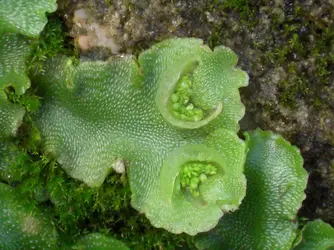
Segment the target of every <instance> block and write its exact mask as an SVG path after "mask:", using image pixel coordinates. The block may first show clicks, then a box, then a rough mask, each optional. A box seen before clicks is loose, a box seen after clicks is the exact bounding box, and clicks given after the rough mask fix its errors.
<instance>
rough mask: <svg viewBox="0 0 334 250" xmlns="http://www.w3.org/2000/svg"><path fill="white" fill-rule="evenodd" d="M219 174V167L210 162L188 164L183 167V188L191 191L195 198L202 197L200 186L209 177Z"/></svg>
mask: <svg viewBox="0 0 334 250" xmlns="http://www.w3.org/2000/svg"><path fill="white" fill-rule="evenodd" d="M215 174H217V167H216V166H214V165H213V164H211V163H208V162H187V163H186V164H184V165H183V166H182V171H181V174H180V176H181V181H180V183H181V187H182V188H183V189H184V190H188V191H190V193H191V194H192V195H193V196H194V197H198V196H199V195H200V192H199V190H198V189H199V185H200V184H201V183H203V182H205V181H206V180H207V179H208V177H210V176H213V175H215Z"/></svg>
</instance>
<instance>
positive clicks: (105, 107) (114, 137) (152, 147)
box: [34, 38, 248, 234]
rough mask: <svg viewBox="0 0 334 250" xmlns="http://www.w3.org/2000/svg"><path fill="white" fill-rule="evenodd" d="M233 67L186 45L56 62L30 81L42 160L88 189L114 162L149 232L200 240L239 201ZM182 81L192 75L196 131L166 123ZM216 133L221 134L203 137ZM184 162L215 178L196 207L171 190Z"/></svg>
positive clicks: (237, 76) (236, 73)
mask: <svg viewBox="0 0 334 250" xmlns="http://www.w3.org/2000/svg"><path fill="white" fill-rule="evenodd" d="M236 62H237V57H236V56H235V54H234V53H233V52H232V51H231V50H230V49H227V48H225V47H217V48H216V49H215V50H214V51H211V50H210V49H209V48H208V47H206V46H203V45H202V42H201V40H198V39H190V38H188V39H171V40H167V41H164V42H162V43H160V44H157V45H155V46H153V47H152V48H151V49H150V50H148V51H145V52H143V53H142V54H140V56H139V59H138V62H136V61H135V60H134V58H132V57H129V56H128V57H122V58H116V57H115V58H111V59H109V60H108V61H106V62H101V61H98V62H82V63H81V64H80V65H78V66H76V65H73V63H72V61H71V60H70V59H68V58H65V57H59V58H56V59H54V60H49V61H48V62H47V63H46V64H45V67H44V68H45V72H42V73H40V74H38V75H37V76H36V77H35V78H34V80H35V82H36V83H38V87H39V89H40V90H41V92H40V95H42V96H43V98H44V101H43V103H42V108H41V109H40V111H39V112H38V114H37V119H36V121H37V125H38V128H39V129H40V132H41V136H42V138H43V140H44V150H45V152H46V153H47V154H49V155H52V156H53V157H55V158H56V159H57V161H58V162H59V163H60V165H61V166H62V167H63V168H64V169H65V171H66V172H67V173H68V174H69V175H70V176H72V177H74V178H76V179H79V180H83V181H84V182H85V183H87V184H88V185H89V186H92V187H96V186H100V185H101V184H102V183H103V181H104V180H105V178H106V176H107V175H108V174H109V173H110V171H111V169H112V168H113V166H114V165H115V164H118V163H119V162H120V161H121V162H124V163H125V164H126V167H127V170H128V174H129V181H130V186H131V191H132V205H133V206H134V207H135V208H136V209H137V210H139V211H140V212H143V213H145V214H146V216H147V217H148V218H149V219H150V221H151V223H152V224H153V225H154V226H156V227H163V228H165V229H167V230H169V231H171V232H174V233H181V232H187V233H188V234H196V233H197V232H199V231H206V230H208V229H210V228H212V227H214V226H215V225H216V223H217V221H218V219H219V218H220V217H221V216H222V215H223V213H224V212H226V211H230V210H234V209H236V208H237V207H238V206H239V204H240V202H241V200H242V198H243V196H244V193H245V178H244V176H243V173H242V172H243V163H244V155H245V148H244V143H243V142H242V141H241V140H240V139H239V138H238V137H237V135H236V134H235V131H237V130H238V124H237V123H238V120H240V118H241V117H242V115H243V113H244V107H243V105H242V104H241V102H240V97H239V93H238V88H239V87H241V86H244V85H246V84H247V80H248V76H247V74H246V73H245V72H243V71H241V70H239V69H235V68H234V66H235V64H236ZM138 63H139V67H138ZM186 74H187V75H189V74H191V75H192V92H191V101H192V103H194V104H195V105H196V106H197V107H200V108H202V109H203V110H205V112H206V114H205V117H204V118H203V119H202V120H199V121H186V120H183V119H179V118H178V117H175V116H173V114H172V107H171V106H170V100H171V96H172V95H173V92H174V88H175V86H176V85H177V84H178V81H179V80H180V79H181V78H182V77H183V76H184V75H186ZM188 101H189V100H188ZM222 107H223V108H222ZM220 127H223V128H225V130H224V129H221V130H219V131H216V132H213V131H215V130H216V129H217V128H220ZM187 162H199V163H205V162H208V163H213V164H214V165H216V166H217V168H218V169H219V171H217V174H216V175H215V176H213V177H210V178H208V181H206V182H205V183H202V184H201V185H200V188H199V193H200V195H198V197H197V198H195V197H192V196H191V195H190V193H189V192H188V191H187V190H181V188H180V180H179V173H180V170H181V167H182V165H183V164H186V163H187ZM213 190H215V192H212V191H213ZM218 190H220V192H217V191H218ZM194 218H196V219H194Z"/></svg>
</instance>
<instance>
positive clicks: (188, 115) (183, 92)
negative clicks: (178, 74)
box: [170, 75, 204, 122]
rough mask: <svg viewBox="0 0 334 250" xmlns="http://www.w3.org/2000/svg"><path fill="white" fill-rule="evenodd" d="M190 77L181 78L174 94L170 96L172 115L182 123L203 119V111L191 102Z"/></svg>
mask: <svg viewBox="0 0 334 250" xmlns="http://www.w3.org/2000/svg"><path fill="white" fill-rule="evenodd" d="M191 85H192V81H191V75H186V76H184V77H182V78H181V79H180V80H179V82H178V83H177V84H176V87H175V90H174V93H173V94H172V96H171V103H170V105H171V109H172V113H173V115H174V116H175V117H176V118H178V119H181V120H183V121H195V122H197V121H200V120H202V119H203V117H204V111H203V109H201V108H200V107H198V106H196V105H194V103H193V102H192V100H191V92H192V87H191Z"/></svg>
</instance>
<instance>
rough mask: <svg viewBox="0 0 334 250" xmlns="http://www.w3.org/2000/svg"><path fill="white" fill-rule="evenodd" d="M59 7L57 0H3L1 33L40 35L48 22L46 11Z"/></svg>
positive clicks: (0, 9) (1, 3)
mask: <svg viewBox="0 0 334 250" xmlns="http://www.w3.org/2000/svg"><path fill="white" fill-rule="evenodd" d="M56 9H57V4H56V0H15V1H12V0H1V1H0V34H1V33H18V34H22V35H25V36H28V37H38V36H39V34H40V32H41V31H42V30H43V28H44V25H45V24H46V22H47V19H46V17H45V12H49V13H51V12H54V11H56Z"/></svg>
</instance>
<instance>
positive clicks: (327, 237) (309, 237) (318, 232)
mask: <svg viewBox="0 0 334 250" xmlns="http://www.w3.org/2000/svg"><path fill="white" fill-rule="evenodd" d="M293 249H294V250H311V249H317V250H330V249H334V228H332V227H331V226H330V225H328V224H326V223H325V222H323V221H322V220H315V221H312V222H308V223H307V224H306V226H305V227H304V228H303V229H302V230H301V232H300V233H299V236H298V237H297V239H296V242H295V247H294V248H293Z"/></svg>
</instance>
